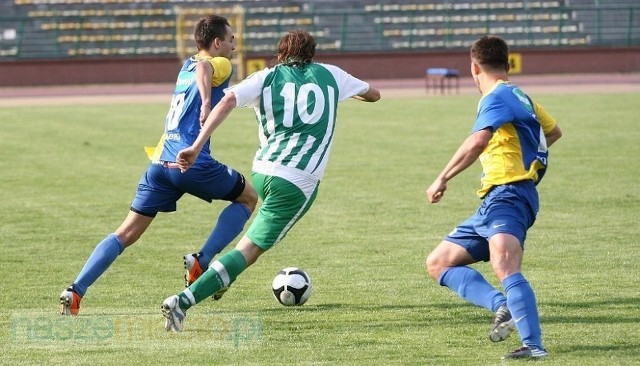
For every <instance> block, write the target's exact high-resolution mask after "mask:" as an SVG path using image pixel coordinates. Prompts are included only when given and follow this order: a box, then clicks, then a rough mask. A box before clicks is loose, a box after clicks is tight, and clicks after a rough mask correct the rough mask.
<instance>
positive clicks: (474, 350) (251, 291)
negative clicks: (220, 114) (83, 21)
mask: <svg viewBox="0 0 640 366" xmlns="http://www.w3.org/2000/svg"><path fill="white" fill-rule="evenodd" d="M534 97H537V98H536V99H537V100H538V101H539V102H541V103H542V104H543V105H544V106H545V107H546V109H547V110H548V111H550V112H551V113H552V114H554V115H555V117H556V118H557V119H558V121H559V123H560V125H561V127H562V129H563V131H564V137H563V138H562V139H561V140H560V141H559V142H558V143H557V144H556V145H554V146H553V147H552V151H551V159H550V168H549V170H548V172H547V175H546V177H545V179H544V181H543V182H542V183H541V185H540V186H539V190H540V195H541V210H540V214H539V217H538V221H537V223H536V225H535V226H534V227H533V228H532V229H531V230H530V232H529V236H528V240H527V243H526V249H527V250H526V255H525V261H524V265H523V268H524V273H525V275H526V276H527V278H528V279H529V281H530V282H531V284H532V285H533V287H534V289H535V291H536V293H537V297H538V302H539V307H540V315H541V320H542V328H543V332H544V335H543V336H544V340H545V343H546V347H547V349H548V351H549V352H550V353H551V357H550V358H548V359H546V360H543V361H540V362H541V363H542V364H547V365H581V366H584V365H631V364H636V365H638V364H640V331H639V330H638V325H639V324H640V290H639V286H638V279H639V278H640V266H639V265H638V263H640V254H639V253H640V252H639V251H638V249H637V248H638V240H639V238H640V229H638V218H639V217H640V162H639V160H638V157H639V156H640V143H639V141H640V127H639V125H638V118H637V116H638V115H640V104H639V103H638V100H639V99H640V95H639V94H598V95H596V94H581V95H569V96H558V95H541V96H534ZM476 105H477V97H476V96H446V97H435V98H424V97H423V98H404V99H401V98H386V99H383V100H382V101H380V102H379V103H375V104H365V103H358V102H355V101H347V102H344V103H343V104H342V105H341V109H340V110H339V113H338V119H339V128H338V131H337V137H336V141H335V145H334V149H333V155H332V159H331V162H330V163H329V167H328V169H327V174H326V177H325V180H324V182H323V183H322V185H321V187H320V193H319V195H318V199H317V200H316V202H315V204H314V206H313V208H312V209H311V210H310V212H309V213H308V214H307V216H306V217H305V218H304V219H303V220H302V221H301V222H300V223H299V224H298V225H297V226H296V227H295V228H294V229H293V230H292V232H291V233H290V234H289V235H288V237H287V238H286V239H285V240H284V241H283V242H282V243H281V244H279V245H278V246H276V247H275V248H274V249H273V250H272V251H270V252H269V253H267V254H266V255H264V256H263V257H262V258H261V259H260V261H259V262H258V263H257V264H256V265H254V266H253V267H251V268H250V269H249V270H247V271H246V272H245V273H243V274H242V275H241V277H239V279H238V281H237V282H236V283H235V285H234V286H233V288H232V289H231V291H229V292H228V293H227V295H225V297H224V299H223V300H222V301H220V302H218V303H215V302H213V301H208V300H207V301H205V302H203V303H201V304H200V305H199V306H197V307H195V308H193V309H192V310H190V311H189V313H188V317H187V322H186V330H185V332H184V333H181V334H169V333H166V332H165V331H164V329H163V322H164V319H163V318H162V316H161V314H160V311H159V305H160V303H161V302H162V300H163V299H164V298H166V297H167V296H169V295H171V294H173V293H177V292H178V291H179V290H180V289H181V288H182V286H183V280H182V276H183V269H182V255H184V254H186V253H189V252H192V251H194V250H197V249H198V248H199V247H200V245H201V244H202V242H203V240H204V239H205V238H206V236H207V235H208V233H209V231H210V229H211V227H212V226H213V223H214V222H215V219H216V217H217V214H218V212H219V211H220V210H221V209H222V208H223V207H224V204H223V203H220V202H218V203H214V204H212V205H208V204H206V203H204V202H202V201H199V200H197V199H194V198H192V197H185V198H183V199H182V200H181V201H180V203H179V208H178V212H175V213H171V214H161V215H159V216H158V218H157V219H156V221H155V222H154V223H153V225H152V226H151V228H150V229H149V230H148V231H147V233H146V234H145V235H144V236H143V237H142V238H141V239H140V240H139V242H138V243H136V244H135V245H134V246H132V247H130V248H129V249H127V250H126V251H125V252H124V253H123V254H122V255H121V256H120V257H119V258H118V260H117V261H116V262H115V264H114V265H113V266H112V267H111V268H110V269H109V270H108V271H107V273H106V274H105V275H104V276H103V277H102V278H100V279H99V280H98V281H97V282H96V283H95V284H94V286H92V287H91V288H90V290H89V291H88V293H87V295H86V296H85V298H84V300H83V303H82V310H81V315H80V316H78V317H77V318H75V319H68V318H61V317H60V316H59V315H58V314H57V311H58V296H59V294H60V292H61V291H62V289H63V288H64V287H65V286H67V285H68V284H69V283H70V282H71V281H73V279H74V278H75V276H76V275H77V274H78V272H79V271H80V269H81V267H82V265H83V264H84V262H85V260H86V258H87V257H88V256H89V254H90V253H91V251H92V250H93V248H94V246H95V245H96V244H97V243H98V242H99V241H100V240H102V238H103V237H104V236H105V235H107V234H109V233H111V232H113V230H115V228H116V227H117V226H118V225H119V224H120V223H121V221H122V220H123V219H124V217H125V215H126V214H127V211H128V209H129V204H130V203H131V199H132V197H133V194H134V192H135V188H136V184H137V182H138V179H139V176H140V174H141V173H142V172H143V171H144V169H145V167H146V164H147V161H146V156H145V154H144V151H143V146H145V145H148V146H151V145H154V144H155V143H156V142H157V138H158V137H159V135H160V133H161V128H162V121H163V119H164V114H165V113H166V107H167V106H166V105H164V104H142V105H135V104H130V105H129V104H124V105H89V106H84V105H82V106H42V107H37V106H36V107H24V108H18V107H16V108H9V107H4V108H0V124H1V125H2V131H1V132H0V147H1V151H2V159H0V171H2V173H1V174H0V187H1V189H0V202H1V203H0V249H1V255H0V273H1V275H2V282H3V286H2V292H3V295H2V297H1V299H0V306H1V308H2V309H3V311H4V314H5V315H4V316H3V317H2V319H1V320H0V355H1V356H0V364H5V365H17V364H20V365H28V364H31V365H51V364H64V365H112V364H116V363H118V364H136V365H160V364H186V365H192V364H221V365H222V364H232V365H240V364H250V365H262V364H264V365H281V364H303V365H320V364H335V365H363V364H370V365H383V364H387V365H499V364H514V363H517V362H506V361H501V360H500V357H501V356H502V355H503V354H504V353H506V352H507V351H511V350H512V349H515V348H518V347H519V342H518V337H517V336H513V337H511V338H509V339H508V340H506V341H505V342H502V343H499V344H492V343H491V342H489V340H488V338H487V331H488V327H489V322H490V320H491V316H492V314H490V313H489V312H487V311H485V310H484V309H480V308H477V307H474V306H472V305H468V304H466V303H465V302H463V301H462V300H460V299H459V298H458V297H457V296H456V295H454V294H453V293H452V292H450V291H449V290H447V289H445V288H443V287H440V286H438V285H436V284H434V283H433V282H432V281H431V280H430V279H429V278H428V277H427V275H426V274H425V272H424V269H423V261H424V258H425V255H426V254H427V253H428V252H429V251H430V250H431V249H432V248H433V247H434V246H435V245H436V244H437V243H438V242H439V241H440V240H441V238H442V237H443V236H444V235H445V234H446V233H448V232H449V231H450V230H451V229H452V228H453V227H454V226H455V225H456V224H457V223H458V222H459V221H460V220H462V219H464V218H466V217H467V216H468V215H470V214H471V213H472V212H473V211H474V210H475V208H476V206H477V205H478V204H479V200H478V199H477V198H476V196H475V190H476V188H477V186H478V177H479V175H480V166H479V165H476V166H474V167H472V168H470V169H469V170H468V171H466V172H464V173H463V174H462V175H460V176H459V177H457V178H456V179H454V180H453V181H452V182H451V183H450V185H449V190H448V191H447V195H446V196H445V197H444V199H443V201H442V202H441V203H440V204H438V205H429V204H428V203H427V201H426V198H425V196H424V191H425V189H426V188H427V186H428V185H429V184H430V183H431V181H432V180H433V178H435V176H436V175H437V174H438V173H439V172H440V170H441V169H442V167H443V166H444V164H445V163H446V162H447V161H448V159H449V157H450V156H451V154H452V153H453V152H454V150H455V149H456V148H457V146H458V145H459V143H460V142H461V141H462V140H463V138H464V137H465V135H466V134H467V133H468V131H469V129H470V127H471V124H472V122H473V118H474V115H475V110H476ZM213 144H214V145H213V146H214V155H215V156H216V157H218V158H219V159H220V160H222V161H224V162H226V163H228V164H229V165H231V166H233V167H235V168H237V169H238V170H240V171H241V172H243V173H244V174H246V175H249V173H250V166H251V159H252V157H253V153H254V149H255V147H256V146H257V133H256V127H255V122H254V118H253V116H252V114H251V112H250V111H249V110H238V111H236V112H234V113H233V114H232V116H231V117H230V118H229V120H228V121H227V122H225V124H223V125H222V127H221V128H220V129H219V130H218V131H217V132H216V134H215V135H214V143H213ZM287 266H299V267H302V268H304V269H305V270H306V271H307V272H308V273H309V274H310V276H311V277H312V279H313V282H314V293H313V295H312V297H311V299H310V300H309V302H308V303H307V304H306V305H304V306H302V307H298V308H285V307H283V306H281V305H279V304H278V303H277V302H276V300H275V299H274V298H273V297H272V294H271V290H270V284H271V280H272V278H273V276H274V275H275V273H276V272H277V271H278V270H280V269H281V268H283V267H287ZM475 268H478V269H479V270H480V271H481V272H482V273H484V274H485V275H487V278H489V279H490V280H491V281H492V282H493V283H494V284H498V283H497V280H496V279H495V277H494V276H493V275H492V273H491V271H490V268H489V265H488V264H478V265H476V266H475Z"/></svg>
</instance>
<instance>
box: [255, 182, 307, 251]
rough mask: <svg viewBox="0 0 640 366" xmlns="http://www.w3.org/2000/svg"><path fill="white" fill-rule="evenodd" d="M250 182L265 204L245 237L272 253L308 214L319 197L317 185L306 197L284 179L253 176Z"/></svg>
mask: <svg viewBox="0 0 640 366" xmlns="http://www.w3.org/2000/svg"><path fill="white" fill-rule="evenodd" d="M251 179H252V181H253V185H254V187H255V189H256V191H257V192H258V195H259V196H260V198H261V199H262V205H261V206H260V210H258V214H257V215H256V217H255V219H254V220H253V222H252V223H251V226H250V227H249V230H247V233H246V236H247V237H248V238H249V239H251V241H252V242H253V243H254V244H256V245H257V246H259V247H260V248H261V249H263V250H269V249H270V248H271V247H272V246H274V245H275V244H277V243H278V242H279V241H280V240H282V239H283V238H284V237H285V235H287V233H288V232H289V230H290V229H291V228H292V227H293V225H294V224H295V223H296V222H298V220H300V219H301V218H302V216H304V214H305V213H307V211H308V210H309V208H310V207H311V204H312V203H313V201H314V200H315V199H316V195H317V194H318V184H316V185H315V186H314V187H312V189H309V192H306V193H307V194H305V192H303V191H302V190H301V189H300V188H299V187H298V186H296V185H295V184H293V183H291V182H289V181H288V180H286V179H284V178H280V177H275V176H271V175H263V174H258V173H253V174H252V175H251Z"/></svg>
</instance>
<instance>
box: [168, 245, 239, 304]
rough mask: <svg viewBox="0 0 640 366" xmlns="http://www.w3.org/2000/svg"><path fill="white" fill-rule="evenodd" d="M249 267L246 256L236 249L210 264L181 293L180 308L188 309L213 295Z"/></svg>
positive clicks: (179, 295) (227, 285)
mask: <svg viewBox="0 0 640 366" xmlns="http://www.w3.org/2000/svg"><path fill="white" fill-rule="evenodd" d="M246 268H247V262H246V261H245V260H244V256H243V255H242V253H240V252H239V251H238V250H236V249H234V250H232V251H230V252H229V253H227V254H225V255H223V256H222V257H220V259H218V260H216V261H214V262H213V263H211V264H210V265H209V269H208V270H207V271H206V272H204V273H203V274H202V276H200V278H198V279H197V280H196V282H194V283H193V284H191V286H189V288H187V289H185V290H184V291H182V292H181V293H179V294H178V297H179V298H180V302H179V304H180V308H181V309H182V310H188V309H189V308H190V307H191V306H193V305H195V304H197V303H199V302H200V301H202V300H204V299H206V298H207V297H211V295H213V294H215V293H216V292H218V291H220V290H221V289H223V288H225V287H229V285H231V284H232V283H233V281H235V279H236V277H238V275H239V274H240V273H242V271H244V270H245V269H246Z"/></svg>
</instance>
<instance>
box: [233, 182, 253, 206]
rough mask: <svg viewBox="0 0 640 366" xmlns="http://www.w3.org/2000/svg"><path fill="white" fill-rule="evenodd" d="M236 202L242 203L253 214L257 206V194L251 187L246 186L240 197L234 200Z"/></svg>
mask: <svg viewBox="0 0 640 366" xmlns="http://www.w3.org/2000/svg"><path fill="white" fill-rule="evenodd" d="M236 202H239V203H242V204H243V205H245V206H246V207H247V208H248V209H249V211H251V212H253V211H254V210H255V209H256V205H257V204H258V193H257V192H256V190H255V189H254V188H253V187H252V186H250V185H249V184H247V185H246V186H245V187H244V191H242V194H241V195H240V197H238V198H237V199H236Z"/></svg>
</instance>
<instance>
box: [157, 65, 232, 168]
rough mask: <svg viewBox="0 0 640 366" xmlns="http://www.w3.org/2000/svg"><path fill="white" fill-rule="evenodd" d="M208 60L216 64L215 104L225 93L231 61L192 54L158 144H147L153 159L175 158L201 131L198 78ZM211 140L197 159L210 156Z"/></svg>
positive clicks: (173, 98)
mask: <svg viewBox="0 0 640 366" xmlns="http://www.w3.org/2000/svg"><path fill="white" fill-rule="evenodd" d="M201 60H207V61H209V63H211V66H213V77H212V78H211V107H212V108H213V106H215V105H216V104H217V103H218V102H219V101H220V99H222V97H223V96H224V89H225V88H226V87H227V86H228V85H229V79H230V78H231V71H232V67H231V61H229V60H228V59H227V58H224V57H210V56H209V57H199V56H198V55H195V56H192V57H191V58H189V59H188V60H186V61H185V62H184V64H183V65H182V68H181V69H180V73H178V80H177V81H176V87H175V89H174V91H173V97H172V99H171V107H170V108H169V113H167V117H166V118H165V123H164V133H163V134H162V137H161V138H160V141H159V142H158V144H157V146H156V147H155V148H153V147H146V148H145V150H146V152H147V155H148V157H149V159H150V160H151V161H168V162H175V161H176V155H177V154H178V152H179V151H180V150H182V149H184V148H186V147H189V146H191V144H193V142H194V141H195V140H196V138H197V137H198V134H199V133H200V106H201V105H202V98H201V97H200V93H199V91H198V84H197V82H196V65H197V63H198V62H199V61H201ZM210 158H211V152H210V148H209V141H207V143H206V144H205V145H204V147H203V148H202V151H201V152H200V155H199V156H198V158H197V160H196V163H197V162H198V161H201V160H202V159H210Z"/></svg>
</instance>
